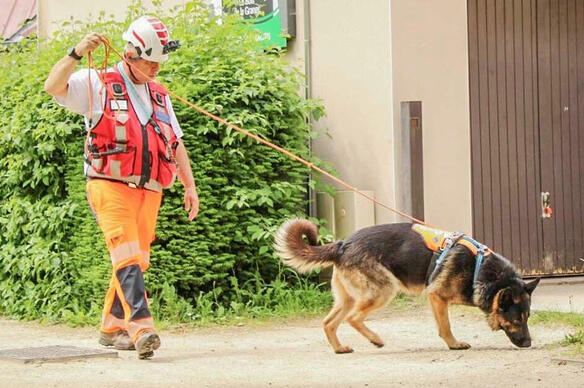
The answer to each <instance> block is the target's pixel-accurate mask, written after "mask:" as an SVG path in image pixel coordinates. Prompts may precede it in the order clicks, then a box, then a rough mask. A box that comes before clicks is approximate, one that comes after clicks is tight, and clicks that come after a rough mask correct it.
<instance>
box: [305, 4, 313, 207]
mask: <svg viewBox="0 0 584 388" xmlns="http://www.w3.org/2000/svg"><path fill="white" fill-rule="evenodd" d="M302 9H303V24H304V76H305V82H306V86H305V87H304V98H305V99H307V100H309V99H311V98H312V63H311V59H312V58H311V55H310V0H303V2H302ZM312 124H313V123H312V119H311V118H310V117H309V118H308V125H309V126H310V127H311V128H312ZM308 154H309V155H310V156H312V139H309V140H308ZM312 174H313V172H312V171H311V172H310V176H309V178H308V179H309V180H312ZM308 198H309V200H310V204H309V205H308V215H309V216H310V217H316V191H315V190H314V189H313V188H312V187H311V186H310V185H308Z"/></svg>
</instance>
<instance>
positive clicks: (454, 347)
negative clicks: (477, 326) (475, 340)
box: [448, 342, 470, 350]
mask: <svg viewBox="0 0 584 388" xmlns="http://www.w3.org/2000/svg"><path fill="white" fill-rule="evenodd" d="M448 347H449V348H450V349H452V350H465V349H470V345H469V344H467V343H466V342H455V343H454V344H452V345H448Z"/></svg>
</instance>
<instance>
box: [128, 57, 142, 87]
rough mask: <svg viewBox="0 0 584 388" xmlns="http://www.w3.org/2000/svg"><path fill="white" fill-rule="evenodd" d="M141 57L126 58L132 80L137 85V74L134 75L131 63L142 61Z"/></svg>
mask: <svg viewBox="0 0 584 388" xmlns="http://www.w3.org/2000/svg"><path fill="white" fill-rule="evenodd" d="M140 59H141V58H140V57H137V58H136V57H127V58H126V66H127V67H128V70H129V71H130V79H131V80H132V82H133V83H135V84H137V83H139V80H138V77H136V74H135V73H134V71H133V70H132V65H131V62H135V61H137V60H140Z"/></svg>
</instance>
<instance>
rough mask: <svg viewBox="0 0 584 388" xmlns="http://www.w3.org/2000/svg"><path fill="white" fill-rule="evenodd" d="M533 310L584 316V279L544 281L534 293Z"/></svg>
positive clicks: (571, 278)
mask: <svg viewBox="0 0 584 388" xmlns="http://www.w3.org/2000/svg"><path fill="white" fill-rule="evenodd" d="M531 309H532V310H534V311H544V310H547V311H559V312H564V313H579V314H584V277H580V276H578V277H570V278H550V279H543V280H542V281H541V282H540V284H539V285H538V286H537V288H536V289H535V291H533V295H532V297H531Z"/></svg>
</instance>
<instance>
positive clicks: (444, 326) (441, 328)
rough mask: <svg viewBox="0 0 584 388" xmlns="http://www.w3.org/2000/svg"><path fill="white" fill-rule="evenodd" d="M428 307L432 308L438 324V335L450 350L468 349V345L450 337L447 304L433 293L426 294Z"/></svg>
mask: <svg viewBox="0 0 584 388" xmlns="http://www.w3.org/2000/svg"><path fill="white" fill-rule="evenodd" d="M428 299H429V300H430V305H431V306H432V313H434V318H435V319H436V323H437V324H438V334H439V335H440V337H442V339H443V340H444V342H446V345H448V347H449V348H450V349H456V350H460V349H468V348H470V345H469V344H467V343H466V342H460V341H458V340H457V339H456V338H454V336H453V335H452V332H451V331H450V320H449V319H448V303H446V301H445V300H444V299H442V298H441V297H440V296H439V295H436V294H434V293H429V294H428Z"/></svg>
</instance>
